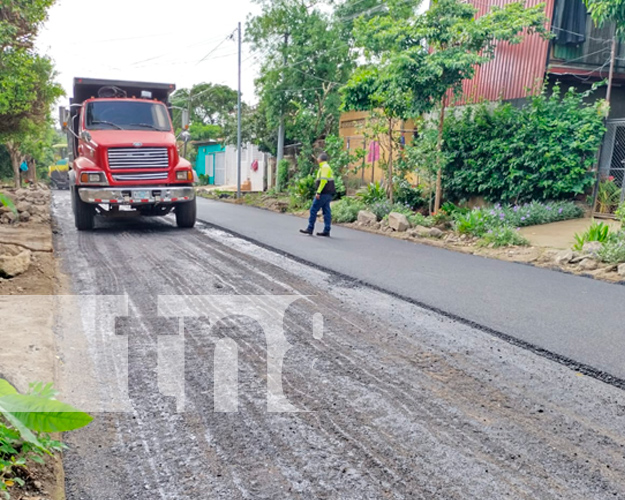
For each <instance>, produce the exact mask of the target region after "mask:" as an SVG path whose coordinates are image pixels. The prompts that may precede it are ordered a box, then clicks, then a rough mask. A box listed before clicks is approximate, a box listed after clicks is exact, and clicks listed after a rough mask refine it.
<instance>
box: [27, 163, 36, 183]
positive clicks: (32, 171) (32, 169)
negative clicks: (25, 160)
mask: <svg viewBox="0 0 625 500" xmlns="http://www.w3.org/2000/svg"><path fill="white" fill-rule="evenodd" d="M29 170H30V180H31V181H32V183H33V184H37V160H34V159H33V160H31V162H30V169H29Z"/></svg>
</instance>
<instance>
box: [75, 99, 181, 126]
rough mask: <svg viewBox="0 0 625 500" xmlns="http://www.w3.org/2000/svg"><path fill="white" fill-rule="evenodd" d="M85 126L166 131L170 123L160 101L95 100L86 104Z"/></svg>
mask: <svg viewBox="0 0 625 500" xmlns="http://www.w3.org/2000/svg"><path fill="white" fill-rule="evenodd" d="M86 128H88V129H90V130H108V129H114V130H160V131H167V132H168V131H170V130H171V125H170V123H169V119H168V116H167V109H166V108H165V106H163V105H162V104H160V103H151V102H129V101H95V102H90V103H88V104H87V114H86Z"/></svg>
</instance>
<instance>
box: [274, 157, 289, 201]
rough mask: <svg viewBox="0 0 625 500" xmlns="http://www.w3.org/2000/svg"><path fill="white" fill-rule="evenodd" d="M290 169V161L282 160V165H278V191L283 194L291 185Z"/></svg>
mask: <svg viewBox="0 0 625 500" xmlns="http://www.w3.org/2000/svg"><path fill="white" fill-rule="evenodd" d="M289 168H291V163H290V162H289V160H286V159H282V160H280V163H278V186H277V188H278V191H280V192H281V193H282V192H284V190H285V189H286V187H287V185H288V184H289Z"/></svg>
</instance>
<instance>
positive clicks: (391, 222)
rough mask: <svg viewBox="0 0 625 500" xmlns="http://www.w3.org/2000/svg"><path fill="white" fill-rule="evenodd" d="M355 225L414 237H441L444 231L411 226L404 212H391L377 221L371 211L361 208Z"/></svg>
mask: <svg viewBox="0 0 625 500" xmlns="http://www.w3.org/2000/svg"><path fill="white" fill-rule="evenodd" d="M354 225H355V226H357V227H358V226H359V227H368V228H369V229H373V230H377V231H381V232H383V233H393V232H395V233H406V236H410V237H414V238H442V237H443V236H445V232H444V231H443V230H442V229H441V228H438V227H424V226H412V225H411V224H410V221H408V218H407V217H406V216H405V215H404V214H400V213H398V212H391V213H390V214H389V215H388V219H387V220H382V221H378V218H377V217H376V215H375V214H374V213H373V212H370V211H368V210H361V211H360V212H358V219H357V221H356V222H355V223H354Z"/></svg>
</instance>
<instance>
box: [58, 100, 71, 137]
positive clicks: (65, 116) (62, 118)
mask: <svg viewBox="0 0 625 500" xmlns="http://www.w3.org/2000/svg"><path fill="white" fill-rule="evenodd" d="M68 120H69V112H68V110H67V108H66V107H65V106H59V124H60V125H61V130H63V131H65V130H67V122H68Z"/></svg>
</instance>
